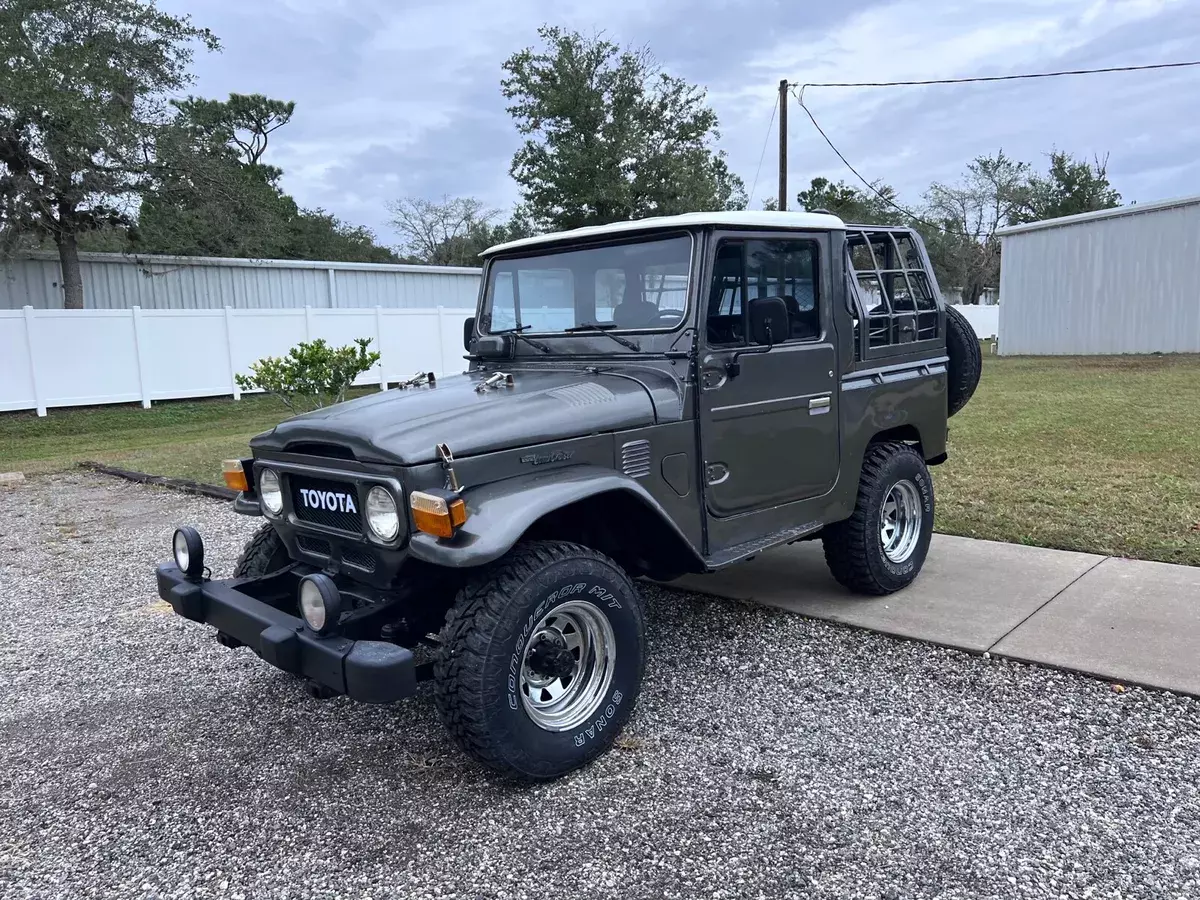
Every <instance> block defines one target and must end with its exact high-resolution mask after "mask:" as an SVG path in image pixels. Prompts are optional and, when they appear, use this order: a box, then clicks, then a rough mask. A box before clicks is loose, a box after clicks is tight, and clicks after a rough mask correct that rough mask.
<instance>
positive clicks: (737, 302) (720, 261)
mask: <svg viewBox="0 0 1200 900" xmlns="http://www.w3.org/2000/svg"><path fill="white" fill-rule="evenodd" d="M745 248H746V245H745V242H744V241H722V242H721V243H720V245H719V246H718V247H717V257H716V259H715V260H713V280H712V288H711V289H710V290H709V294H708V316H707V321H706V325H707V328H708V342H709V343H710V344H740V343H742V339H743V336H744V330H743V326H744V325H745V322H744V320H743V317H742V299H743V298H742V294H743V292H744V291H743V288H744V280H745V279H744V277H743V276H744V275H745V272H744V267H743V266H742V253H743V252H744V250H745Z"/></svg>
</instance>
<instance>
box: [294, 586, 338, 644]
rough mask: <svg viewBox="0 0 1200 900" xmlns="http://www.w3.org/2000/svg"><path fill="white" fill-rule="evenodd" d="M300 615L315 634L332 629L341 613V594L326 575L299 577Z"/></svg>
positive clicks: (324, 632) (325, 632)
mask: <svg viewBox="0 0 1200 900" xmlns="http://www.w3.org/2000/svg"><path fill="white" fill-rule="evenodd" d="M300 615H301V616H303V617H304V624H305V625H307V626H308V627H309V628H310V629H312V630H313V631H315V632H316V633H317V634H327V633H329V632H330V631H332V630H333V629H334V628H335V627H336V626H337V623H338V619H339V618H341V615H342V595H341V592H340V591H338V589H337V585H336V584H334V583H333V579H332V578H330V577H329V576H328V575H320V574H318V575H305V576H304V577H303V578H302V579H300Z"/></svg>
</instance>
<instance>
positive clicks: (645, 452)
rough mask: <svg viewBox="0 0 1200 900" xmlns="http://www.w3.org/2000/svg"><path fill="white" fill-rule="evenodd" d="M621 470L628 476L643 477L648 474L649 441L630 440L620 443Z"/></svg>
mask: <svg viewBox="0 0 1200 900" xmlns="http://www.w3.org/2000/svg"><path fill="white" fill-rule="evenodd" d="M621 471H622V472H624V473H625V474H626V475H628V476H629V477H630V478H645V477H646V476H647V475H649V474H650V442H649V441H630V442H629V443H628V444H622V445H621Z"/></svg>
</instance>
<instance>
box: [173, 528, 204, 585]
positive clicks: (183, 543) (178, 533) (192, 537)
mask: <svg viewBox="0 0 1200 900" xmlns="http://www.w3.org/2000/svg"><path fill="white" fill-rule="evenodd" d="M171 550H172V551H173V552H174V554H175V565H177V566H179V571H181V572H183V574H184V575H186V576H187V577H188V578H199V577H200V576H201V575H203V574H204V541H202V540H200V532H198V531H197V530H196V529H195V528H190V527H188V526H187V525H184V526H183V527H182V528H177V529H175V536H174V537H173V538H171Z"/></svg>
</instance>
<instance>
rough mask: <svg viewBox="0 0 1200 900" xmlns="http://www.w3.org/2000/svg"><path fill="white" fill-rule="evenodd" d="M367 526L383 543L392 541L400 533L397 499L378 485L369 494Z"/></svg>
mask: <svg viewBox="0 0 1200 900" xmlns="http://www.w3.org/2000/svg"><path fill="white" fill-rule="evenodd" d="M367 525H368V526H370V528H371V531H373V532H374V533H375V536H376V537H377V538H379V539H380V540H381V541H392V540H395V539H396V535H398V534H399V533H400V516H399V514H398V513H397V512H396V498H395V497H393V496H392V493H391V491H389V490H388V489H387V488H382V487H379V485H376V486H375V487H373V488H371V490H369V491H368V492H367Z"/></svg>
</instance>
